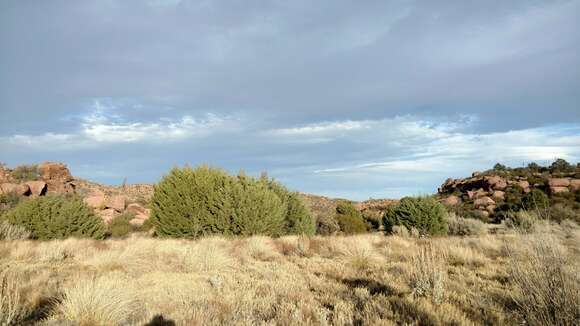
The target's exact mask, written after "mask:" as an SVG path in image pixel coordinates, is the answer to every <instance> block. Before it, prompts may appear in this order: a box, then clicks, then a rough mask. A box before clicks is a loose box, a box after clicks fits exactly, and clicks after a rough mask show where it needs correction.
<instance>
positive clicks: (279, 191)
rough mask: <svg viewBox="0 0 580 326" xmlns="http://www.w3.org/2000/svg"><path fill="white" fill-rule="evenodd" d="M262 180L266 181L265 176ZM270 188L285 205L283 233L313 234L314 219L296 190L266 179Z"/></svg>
mask: <svg viewBox="0 0 580 326" xmlns="http://www.w3.org/2000/svg"><path fill="white" fill-rule="evenodd" d="M261 180H262V181H267V180H266V179H265V178H262V179H261ZM268 184H269V186H270V189H271V190H273V191H274V192H275V193H276V195H277V196H278V197H279V198H280V199H281V200H282V203H283V205H284V206H285V207H286V211H285V218H284V230H283V231H284V234H306V235H313V234H314V233H315V231H316V221H315V219H314V218H313V216H312V214H311V213H310V211H309V210H308V208H307V207H306V206H305V205H304V203H303V202H302V199H300V195H299V194H298V193H297V192H291V191H289V190H288V189H287V188H286V187H284V186H283V185H282V184H280V183H279V182H276V181H274V180H270V181H268Z"/></svg>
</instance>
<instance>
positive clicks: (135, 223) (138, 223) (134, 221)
mask: <svg viewBox="0 0 580 326" xmlns="http://www.w3.org/2000/svg"><path fill="white" fill-rule="evenodd" d="M129 223H130V224H131V225H133V226H136V227H139V226H141V225H143V223H145V220H144V219H141V218H137V217H135V218H133V219H131V220H130V221H129Z"/></svg>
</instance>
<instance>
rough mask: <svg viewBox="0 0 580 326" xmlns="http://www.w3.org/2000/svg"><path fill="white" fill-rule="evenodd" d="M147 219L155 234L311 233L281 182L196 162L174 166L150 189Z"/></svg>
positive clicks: (306, 217) (305, 213)
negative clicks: (235, 174) (149, 209)
mask: <svg viewBox="0 0 580 326" xmlns="http://www.w3.org/2000/svg"><path fill="white" fill-rule="evenodd" d="M151 209H152V214H151V223H152V224H153V225H154V226H155V233H156V234H157V235H160V236H173V237H187V238H194V237H199V236H203V235H209V234H225V235H254V234H264V235H271V236H279V235H283V234H291V233H292V234H313V233H314V227H315V225H314V220H313V219H312V217H311V215H310V213H309V212H308V210H307V209H306V207H305V206H304V205H303V204H302V202H301V200H300V198H299V197H298V195H297V194H296V193H291V192H289V191H288V190H287V189H286V188H285V187H283V186H282V185H280V184H278V183H276V182H274V181H271V180H267V179H266V178H261V179H255V178H251V177H248V176H245V175H243V174H240V175H238V176H230V175H228V174H227V173H226V172H225V171H223V170H220V169H216V168H210V167H207V166H201V167H198V168H194V169H192V168H189V167H186V168H183V169H179V168H175V169H173V170H171V171H170V173H169V174H168V175H167V176H165V177H164V178H163V180H161V182H160V183H159V184H158V185H157V186H156V187H155V192H154V194H153V198H152V202H151Z"/></svg>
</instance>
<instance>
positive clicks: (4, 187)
mask: <svg viewBox="0 0 580 326" xmlns="http://www.w3.org/2000/svg"><path fill="white" fill-rule="evenodd" d="M0 190H1V191H0V193H3V194H7V193H11V192H13V193H15V194H17V195H19V196H27V195H29V194H30V188H29V187H28V185H26V184H17V183H3V184H1V185H0Z"/></svg>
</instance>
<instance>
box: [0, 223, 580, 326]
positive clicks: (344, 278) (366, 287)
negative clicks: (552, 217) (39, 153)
mask: <svg viewBox="0 0 580 326" xmlns="http://www.w3.org/2000/svg"><path fill="white" fill-rule="evenodd" d="M496 231H498V230H496ZM499 231H502V230H499ZM578 257H580V230H579V229H578V228H577V227H575V226H574V225H568V226H566V227H563V226H560V225H544V226H543V227H542V228H541V229H539V230H537V231H536V232H535V233H532V234H522V233H519V232H517V231H510V230H503V232H500V233H499V234H493V235H490V234H488V235H483V236H476V237H475V236H473V237H440V238H412V237H400V236H385V235H383V234H366V235H359V236H332V237H318V236H317V237H312V238H306V237H282V238H277V239H272V238H268V237H252V238H246V239H240V238H234V239H225V238H216V237H214V238H204V239H199V240H195V241H194V240H175V239H155V238H149V237H147V236H145V235H136V236H135V235H134V236H132V237H130V238H127V239H123V240H106V241H96V240H79V239H68V240H60V241H49V242H40V241H2V242H0V270H2V289H1V290H2V291H1V295H2V296H1V297H0V305H2V313H1V314H0V324H2V322H6V321H7V320H8V319H9V318H11V317H10V316H12V318H13V320H16V323H17V324H47V325H234V324H237V325H239V324H241V325H249V324H252V325H253V324H264V325H266V324H268V325H270V324H273V325H308V324H310V325H401V324H406V325H441V324H451V325H480V324H482V325H483V324H486V325H514V324H518V323H522V322H523V321H524V318H527V320H526V322H528V323H529V324H533V323H534V320H532V319H530V317H529V316H528V317H526V316H527V315H531V316H535V315H534V314H536V315H538V318H537V320H539V322H540V323H542V321H545V320H551V321H552V322H554V319H553V318H560V317H554V316H550V313H549V311H548V310H549V309H548V310H545V311H542V307H539V306H537V305H534V300H535V299H534V298H533V297H530V296H529V295H528V292H529V289H527V288H526V286H529V285H530V282H531V283H532V284H534V285H533V287H534V289H535V290H538V291H539V292H541V291H546V292H553V291H559V290H562V291H564V292H562V294H559V295H558V298H560V297H564V299H566V300H567V301H565V302H555V303H550V305H563V306H562V307H561V309H562V311H564V310H566V309H567V310H566V311H567V312H570V311H571V315H570V316H568V317H566V315H565V314H562V315H563V316H564V317H562V318H572V319H567V320H564V321H563V322H564V324H565V323H566V322H569V321H570V320H572V321H574V318H578V316H580V314H578V310H576V315H574V313H575V311H574V309H578V308H575V306H574V305H575V304H576V303H578V302H580V301H578V299H579V297H580V292H578V291H579V290H578V289H579V287H578V284H579V283H578V278H577V276H578V275H579V274H580V273H578V271H580V268H579V266H578V262H579V261H580V259H578ZM531 264H533V266H532V265H531ZM539 267H545V268H548V269H549V270H547V271H546V270H541V268H539ZM550 268H555V269H550ZM542 272H547V273H549V275H548V277H551V276H550V275H552V276H553V275H554V274H558V273H560V272H561V273H563V274H562V275H564V277H561V278H560V279H558V280H557V281H558V282H560V283H558V282H556V283H554V284H556V287H557V288H555V289H554V288H550V286H552V287H553V286H554V285H553V284H552V283H550V284H552V285H550V284H547V283H549V282H548V280H547V279H544V278H545V277H546V275H540V276H538V275H536V274H538V273H540V274H541V273H542ZM538 282H540V283H541V284H537V283H538ZM544 283H545V284H544ZM568 287H570V288H568ZM539 295H544V293H539ZM550 295H553V293H550V294H548V296H550ZM575 300H576V301H575ZM570 305H572V306H571V307H570ZM530 309H531V310H530ZM546 311H548V312H546ZM566 311H564V312H566ZM542 318H544V319H542ZM545 318H548V319H545ZM550 318H552V319H550ZM576 321H578V320H577V319H576ZM555 322H561V320H560V321H559V320H556V321H555Z"/></svg>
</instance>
